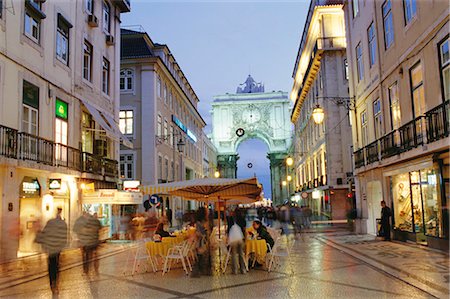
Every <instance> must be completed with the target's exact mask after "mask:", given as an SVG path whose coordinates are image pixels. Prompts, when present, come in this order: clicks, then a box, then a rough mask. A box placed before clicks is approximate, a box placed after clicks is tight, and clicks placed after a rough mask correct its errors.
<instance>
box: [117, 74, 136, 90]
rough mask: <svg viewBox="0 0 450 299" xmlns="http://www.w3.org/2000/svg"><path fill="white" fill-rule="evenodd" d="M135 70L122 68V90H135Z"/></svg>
mask: <svg viewBox="0 0 450 299" xmlns="http://www.w3.org/2000/svg"><path fill="white" fill-rule="evenodd" d="M133 80H134V72H133V70H130V69H123V70H120V90H122V91H127V90H133Z"/></svg>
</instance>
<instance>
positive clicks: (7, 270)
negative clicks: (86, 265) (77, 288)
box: [0, 243, 133, 290]
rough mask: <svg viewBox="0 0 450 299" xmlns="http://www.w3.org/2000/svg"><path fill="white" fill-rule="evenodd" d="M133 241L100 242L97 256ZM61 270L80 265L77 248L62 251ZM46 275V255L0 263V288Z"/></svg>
mask: <svg viewBox="0 0 450 299" xmlns="http://www.w3.org/2000/svg"><path fill="white" fill-rule="evenodd" d="M132 245H133V243H102V244H100V246H99V247H98V258H104V257H108V256H112V255H114V254H117V253H120V252H123V251H124V250H126V249H128V248H129V247H130V246H132ZM60 264H61V270H66V269H70V268H73V267H76V266H80V265H82V258H81V252H80V249H78V248H71V249H67V250H65V251H63V252H62V253H61V257H60ZM45 276H47V255H46V254H37V255H33V256H29V257H24V258H19V259H17V260H14V261H10V262H6V263H3V264H0V290H1V289H5V288H8V287H12V286H15V285H18V284H22V283H25V282H28V281H32V280H35V279H38V278H41V277H45Z"/></svg>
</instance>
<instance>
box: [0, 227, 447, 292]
mask: <svg viewBox="0 0 450 299" xmlns="http://www.w3.org/2000/svg"><path fill="white" fill-rule="evenodd" d="M111 246H113V247H112V248H115V250H116V251H117V252H116V254H113V253H112V252H113V251H114V250H110V251H109V252H108V253H107V254H105V255H103V256H104V257H103V258H102V259H101V261H100V271H99V274H98V275H96V274H94V272H91V273H90V274H89V276H86V275H84V274H83V271H82V267H81V265H78V266H76V265H73V266H72V267H66V266H67V264H66V262H67V261H68V260H69V261H70V262H73V261H74V257H73V256H72V258H70V259H69V258H66V259H63V261H62V267H63V271H62V272H61V280H60V281H61V283H60V298H125V297H126V298H448V296H449V289H448V275H449V273H448V264H449V257H448V255H446V254H444V253H442V252H437V251H433V250H430V249H423V248H418V247H416V246H414V245H409V244H404V243H399V242H382V241H376V240H374V238H373V237H371V236H367V235H366V236H360V235H349V234H348V233H343V232H329V233H304V234H303V235H302V236H301V237H299V238H298V240H297V242H296V243H295V248H294V252H293V253H292V254H291V257H290V258H288V259H282V262H281V266H280V267H277V268H276V269H275V271H273V272H270V273H268V272H267V271H266V269H265V268H264V267H263V268H260V269H251V270H250V272H249V273H248V274H247V275H232V274H231V272H230V269H229V270H228V271H227V273H226V274H217V273H216V274H215V275H213V276H201V277H200V278H190V277H187V276H186V275H185V274H184V272H183V270H182V269H181V267H180V266H175V267H174V268H173V269H172V270H171V271H170V272H169V273H167V274H165V275H164V277H163V276H162V275H161V271H160V270H159V271H158V272H157V273H153V272H145V271H143V267H141V268H142V269H141V270H142V271H140V272H139V273H136V274H134V275H131V273H130V272H131V267H132V264H131V263H128V266H126V265H125V264H126V262H127V257H128V255H129V254H130V253H132V250H131V249H130V247H124V246H123V245H118V244H115V245H111ZM389 253H390V254H389ZM76 254H77V253H76V252H73V253H72V255H76ZM419 256H420V259H421V262H420V263H417V261H418V259H419ZM412 261H414V262H415V266H414V267H412V266H411V267H408V264H411V262H412ZM427 264H428V265H431V266H429V267H426V265H427ZM432 264H433V265H432ZM44 265H45V263H44ZM149 268H150V267H149ZM399 268H401V269H403V271H398V269H399ZM8 284H9V285H10V286H9V287H8ZM0 297H2V298H50V297H51V291H50V288H49V286H48V278H47V276H45V274H44V275H43V276H41V277H40V278H35V279H33V280H32V276H30V278H29V281H28V282H24V283H20V284H18V285H15V286H14V281H10V282H9V283H3V284H2V285H1V289H0Z"/></svg>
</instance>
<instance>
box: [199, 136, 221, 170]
mask: <svg viewBox="0 0 450 299" xmlns="http://www.w3.org/2000/svg"><path fill="white" fill-rule="evenodd" d="M202 141H203V145H202V146H203V148H202V156H203V175H202V177H204V178H214V177H215V178H219V177H220V176H221V174H220V172H219V169H218V168H217V149H216V147H215V146H214V144H213V143H212V141H211V139H210V138H209V137H208V135H207V134H206V133H203V134H202Z"/></svg>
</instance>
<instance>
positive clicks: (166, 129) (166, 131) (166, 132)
mask: <svg viewBox="0 0 450 299" xmlns="http://www.w3.org/2000/svg"><path fill="white" fill-rule="evenodd" d="M168 125H169V124H168V123H167V119H164V137H166V142H167V143H168V141H169V140H168V139H170V138H167V137H168V136H169V132H168V130H169V128H168Z"/></svg>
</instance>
